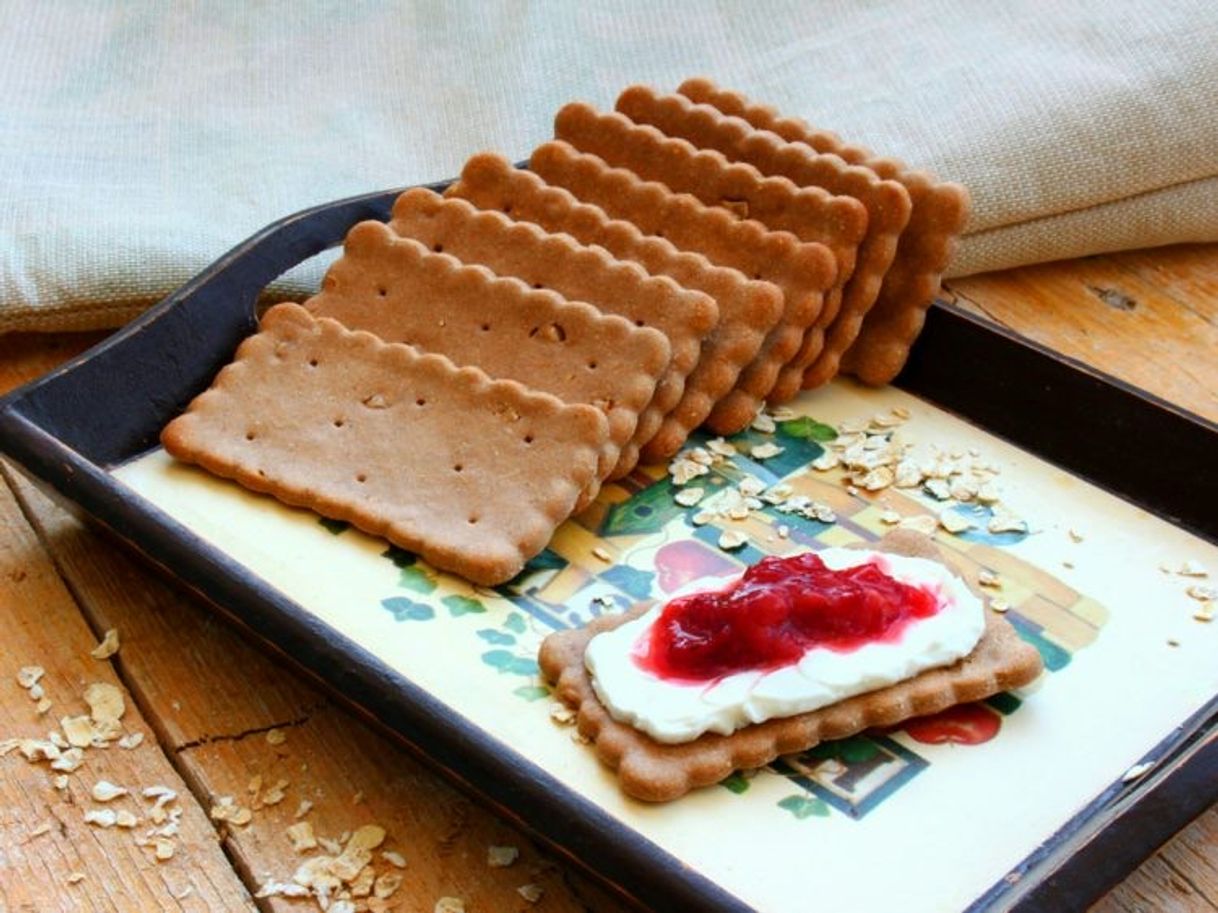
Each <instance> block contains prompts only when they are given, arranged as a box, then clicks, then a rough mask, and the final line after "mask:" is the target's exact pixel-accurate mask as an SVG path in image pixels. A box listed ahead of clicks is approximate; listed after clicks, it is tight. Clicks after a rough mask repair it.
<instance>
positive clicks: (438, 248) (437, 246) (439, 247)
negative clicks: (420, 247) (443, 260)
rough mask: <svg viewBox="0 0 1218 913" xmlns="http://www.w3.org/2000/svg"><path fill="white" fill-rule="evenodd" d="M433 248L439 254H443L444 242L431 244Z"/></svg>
mask: <svg viewBox="0 0 1218 913" xmlns="http://www.w3.org/2000/svg"><path fill="white" fill-rule="evenodd" d="M431 249H432V250H434V251H435V252H436V253H437V254H442V253H444V245H443V244H433V245H432V246H431ZM416 250H417V248H416Z"/></svg>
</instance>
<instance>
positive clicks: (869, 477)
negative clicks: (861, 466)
mask: <svg viewBox="0 0 1218 913" xmlns="http://www.w3.org/2000/svg"><path fill="white" fill-rule="evenodd" d="M893 478H894V476H893V474H892V470H891V469H889V468H888V467H887V466H879V467H876V468H875V469H873V470H871V471H870V472H869V473H867V474H866V475H864V476H862V477H861V478H857V479H855V480H854V482H855V484H856V485H857V486H858V487H859V488H863V489H866V490H867V491H880V490H881V489H884V488H887V487H888V486H889V485H891V484H892V482H893ZM855 493H856V492H852V494H855Z"/></svg>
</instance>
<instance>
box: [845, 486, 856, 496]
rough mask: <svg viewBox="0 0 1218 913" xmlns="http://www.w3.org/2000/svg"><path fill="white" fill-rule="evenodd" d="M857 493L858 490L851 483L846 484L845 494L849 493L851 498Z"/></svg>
mask: <svg viewBox="0 0 1218 913" xmlns="http://www.w3.org/2000/svg"><path fill="white" fill-rule="evenodd" d="M858 493H859V490H858V489H857V488H856V487H855V486H853V485H847V486H846V494H848V495H850V496H851V497H852V498H855V497H858Z"/></svg>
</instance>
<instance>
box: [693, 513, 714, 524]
mask: <svg viewBox="0 0 1218 913" xmlns="http://www.w3.org/2000/svg"><path fill="white" fill-rule="evenodd" d="M690 519H691V520H692V521H693V524H694V526H705V525H706V524H707V523H710V522H711V520H713V519H715V515H714V513H713V512H711V511H709V510H700V511H698V512H697V513H696V514H694V515H693V516H692V517H691V518H690Z"/></svg>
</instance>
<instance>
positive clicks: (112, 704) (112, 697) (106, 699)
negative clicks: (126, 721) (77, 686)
mask: <svg viewBox="0 0 1218 913" xmlns="http://www.w3.org/2000/svg"><path fill="white" fill-rule="evenodd" d="M84 697H85V703H86V704H88V705H89V716H91V717H92V718H93V722H95V723H98V724H101V725H105V724H107V723H116V722H117V721H118V720H121V719H122V718H123V713H124V712H126V709H127V706H126V704H125V703H124V701H123V692H121V691H119V690H118V688H116V687H115V686H114V685H111V684H109V683H108V682H94V683H93V684H92V685H90V686H89V687H88V688H86V689H85V695H84Z"/></svg>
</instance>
